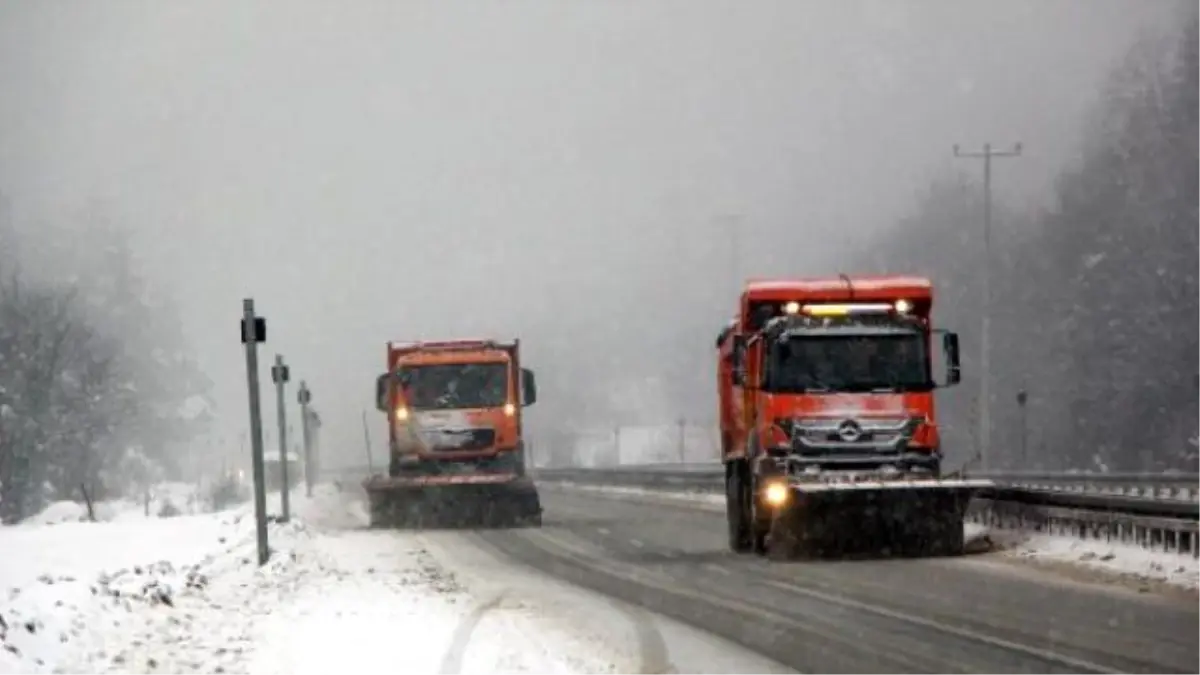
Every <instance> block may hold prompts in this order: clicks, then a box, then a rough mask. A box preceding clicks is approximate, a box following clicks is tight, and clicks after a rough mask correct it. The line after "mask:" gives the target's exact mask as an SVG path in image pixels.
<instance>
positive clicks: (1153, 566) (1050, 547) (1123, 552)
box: [977, 526, 1200, 589]
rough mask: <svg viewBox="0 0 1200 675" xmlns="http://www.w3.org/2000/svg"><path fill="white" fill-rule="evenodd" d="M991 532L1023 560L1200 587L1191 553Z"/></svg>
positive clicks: (1003, 547)
mask: <svg viewBox="0 0 1200 675" xmlns="http://www.w3.org/2000/svg"><path fill="white" fill-rule="evenodd" d="M977 527H982V526H977ZM988 536H989V538H990V539H991V540H992V542H993V543H994V546H995V548H997V549H999V550H1001V551H1003V552H1004V554H1005V555H1008V556H1012V557H1015V558H1017V559H1021V560H1028V561H1032V562H1051V563H1067V564H1071V565H1076V566H1081V567H1084V568H1088V569H1092V570H1097V571H1101V572H1105V573H1109V574H1113V575H1116V576H1118V577H1127V578H1133V579H1135V580H1139V581H1158V582H1163V583H1167V584H1170V585H1172V586H1179V587H1182V588H1190V589H1197V588H1200V561H1197V559H1196V558H1193V557H1192V556H1190V555H1182V554H1179V553H1167V552H1163V551H1151V550H1148V549H1144V548H1141V547H1139V546H1133V545H1130V544H1126V543H1124V542H1106V541H1100V540H1098V539H1076V538H1072V537H1063V536H1055V535H1045V534H1029V533H1023V532H1017V531H1009V530H998V531H992V532H990V533H989V534H988Z"/></svg>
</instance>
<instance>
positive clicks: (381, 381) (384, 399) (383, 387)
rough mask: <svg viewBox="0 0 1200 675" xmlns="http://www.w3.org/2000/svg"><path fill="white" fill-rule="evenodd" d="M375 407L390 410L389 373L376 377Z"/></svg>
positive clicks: (384, 410) (380, 410)
mask: <svg viewBox="0 0 1200 675" xmlns="http://www.w3.org/2000/svg"><path fill="white" fill-rule="evenodd" d="M375 409H376V410H378V411H379V412H388V373H384V374H382V375H380V376H379V377H377V378H375Z"/></svg>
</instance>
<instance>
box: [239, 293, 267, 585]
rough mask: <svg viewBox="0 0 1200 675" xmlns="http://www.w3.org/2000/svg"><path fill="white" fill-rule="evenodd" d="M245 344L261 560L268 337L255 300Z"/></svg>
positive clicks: (248, 309) (249, 304) (245, 321)
mask: <svg viewBox="0 0 1200 675" xmlns="http://www.w3.org/2000/svg"><path fill="white" fill-rule="evenodd" d="M241 328H242V344H244V345H246V386H247V389H248V391H249V393H250V460H251V463H252V464H253V466H254V526H255V528H254V529H255V532H256V534H257V535H258V564H259V566H260V567H261V566H263V565H265V564H267V560H268V559H269V558H270V556H271V550H270V548H268V546H267V487H266V476H265V475H263V474H264V473H265V471H264V467H263V429H262V407H261V405H260V402H259V390H258V343H260V342H266V341H267V320H266V319H265V318H263V317H261V316H255V314H254V300H253V299H252V298H246V299H245V300H242V326H241Z"/></svg>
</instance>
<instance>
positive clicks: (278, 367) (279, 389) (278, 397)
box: [271, 354, 292, 523]
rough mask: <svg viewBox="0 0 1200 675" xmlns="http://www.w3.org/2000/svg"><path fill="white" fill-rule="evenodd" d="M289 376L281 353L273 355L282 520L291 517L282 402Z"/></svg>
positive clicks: (285, 427)
mask: <svg viewBox="0 0 1200 675" xmlns="http://www.w3.org/2000/svg"><path fill="white" fill-rule="evenodd" d="M289 379H291V378H290V377H289V372H288V367H287V365H286V364H285V363H284V362H283V355H282V354H276V355H275V365H274V366H272V367H271V381H272V382H274V383H275V407H276V410H277V412H278V416H279V480H280V481H281V482H282V485H281V486H280V487H279V501H280V502H281V505H282V508H283V517H282V520H283V522H285V523H286V522H288V521H289V520H291V519H292V507H291V491H292V485H291V483H290V482H288V447H287V412H286V410H285V407H284V404H283V388H284V385H286V384H287V382H288V380H289Z"/></svg>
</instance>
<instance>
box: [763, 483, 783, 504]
mask: <svg viewBox="0 0 1200 675" xmlns="http://www.w3.org/2000/svg"><path fill="white" fill-rule="evenodd" d="M763 498H765V499H766V501H767V503H768V504H770V505H771V506H783V505H784V504H785V503H786V502H787V500H788V488H787V485H784V484H783V483H780V482H773V483H770V484H768V485H767V489H766V490H765V491H764V493H763Z"/></svg>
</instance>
